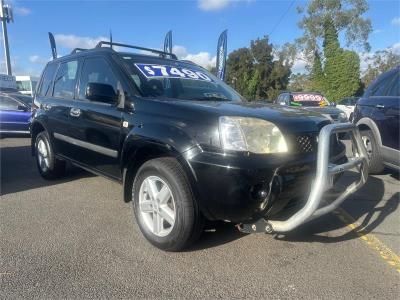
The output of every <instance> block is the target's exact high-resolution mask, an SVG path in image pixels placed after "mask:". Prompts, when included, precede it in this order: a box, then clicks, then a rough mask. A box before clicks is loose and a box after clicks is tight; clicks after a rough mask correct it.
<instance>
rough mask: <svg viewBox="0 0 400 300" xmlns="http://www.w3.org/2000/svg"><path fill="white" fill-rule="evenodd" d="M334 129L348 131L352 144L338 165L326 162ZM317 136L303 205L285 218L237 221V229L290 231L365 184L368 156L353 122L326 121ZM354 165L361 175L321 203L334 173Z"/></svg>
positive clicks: (270, 231)
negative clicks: (312, 172) (313, 168)
mask: <svg viewBox="0 0 400 300" xmlns="http://www.w3.org/2000/svg"><path fill="white" fill-rule="evenodd" d="M337 133H349V136H350V140H351V142H352V144H353V154H354V157H350V158H348V162H346V163H344V164H341V165H335V164H331V163H329V148H330V147H329V146H330V137H331V135H332V134H337ZM318 140H319V142H318V154H317V172H316V176H315V178H314V180H313V183H312V186H311V192H310V195H309V196H308V199H307V201H306V203H305V205H304V206H303V207H302V208H301V209H300V210H299V211H297V212H296V213H294V214H293V215H292V216H291V217H289V218H288V219H286V220H284V221H281V220H279V221H278V220H265V219H259V220H257V221H255V222H253V223H249V224H239V225H237V227H238V229H239V230H240V231H242V232H246V233H253V232H254V233H255V232H266V233H273V232H288V231H291V230H293V229H295V228H296V227H298V226H299V225H301V224H303V223H305V222H308V221H310V220H313V219H315V218H317V217H320V216H323V215H325V214H327V213H330V212H331V211H333V210H334V209H336V208H337V207H338V206H339V205H340V204H341V203H342V202H343V201H344V200H345V199H346V198H347V197H348V196H349V195H351V194H353V193H354V192H355V191H357V190H358V189H359V188H360V187H362V186H363V185H364V183H365V182H366V181H367V178H368V156H367V153H366V150H365V147H364V144H363V142H362V139H361V135H360V132H359V130H358V128H357V127H356V126H355V125H353V124H351V123H341V124H330V125H327V126H325V127H323V128H322V130H321V132H320V133H319V137H318ZM354 167H356V168H357V170H358V172H359V175H360V178H359V179H358V181H356V182H354V183H352V184H351V185H349V186H348V187H347V188H346V190H345V191H344V192H343V193H341V194H340V195H339V196H338V197H337V198H336V199H334V200H333V201H331V202H330V203H329V204H326V205H325V206H321V202H322V198H323V195H324V193H325V191H327V190H329V189H331V188H332V187H333V186H334V183H333V182H334V180H333V179H334V176H335V175H336V174H338V173H342V172H344V171H346V170H350V169H352V168H354Z"/></svg>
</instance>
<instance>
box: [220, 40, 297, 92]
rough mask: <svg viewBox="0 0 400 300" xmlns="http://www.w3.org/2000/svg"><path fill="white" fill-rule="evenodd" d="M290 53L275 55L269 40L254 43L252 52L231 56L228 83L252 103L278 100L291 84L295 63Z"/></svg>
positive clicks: (246, 50) (240, 50)
mask: <svg viewBox="0 0 400 300" xmlns="http://www.w3.org/2000/svg"><path fill="white" fill-rule="evenodd" d="M288 49H289V48H288V47H287V46H285V47H283V48H282V49H281V51H275V50H274V47H273V45H272V44H270V43H269V42H268V37H264V38H262V39H256V40H253V41H251V42H250V47H249V48H247V47H246V48H240V49H237V50H235V51H233V52H231V53H230V54H229V56H228V60H227V82H228V83H229V84H231V85H232V86H233V87H234V88H235V89H236V90H237V91H238V92H239V93H240V94H242V95H243V96H244V97H245V98H247V99H248V100H260V99H270V100H273V99H275V97H276V96H277V94H278V93H279V92H280V91H281V90H284V89H286V87H287V85H288V83H289V77H290V74H291V72H290V67H291V62H292V59H289V58H288V54H287V53H289V50H288Z"/></svg>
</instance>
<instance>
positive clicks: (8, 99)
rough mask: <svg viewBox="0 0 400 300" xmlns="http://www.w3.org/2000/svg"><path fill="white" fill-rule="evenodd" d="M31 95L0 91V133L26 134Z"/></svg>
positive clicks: (27, 131) (29, 115)
mask: <svg viewBox="0 0 400 300" xmlns="http://www.w3.org/2000/svg"><path fill="white" fill-rule="evenodd" d="M31 105H32V97H29V96H25V95H22V94H18V93H0V133H1V134H8V133H12V134H28V133H29V122H30V118H31Z"/></svg>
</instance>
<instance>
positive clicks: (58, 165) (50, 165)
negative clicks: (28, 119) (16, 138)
mask: <svg viewBox="0 0 400 300" xmlns="http://www.w3.org/2000/svg"><path fill="white" fill-rule="evenodd" d="M35 159H36V164H37V167H38V170H39V173H40V175H42V177H43V178H46V179H56V178H59V177H61V176H62V175H64V173H65V162H64V161H61V160H58V159H56V158H55V156H54V150H53V147H52V145H51V142H50V139H49V135H48V133H47V132H46V131H42V132H40V133H39V134H38V135H37V136H36V140H35Z"/></svg>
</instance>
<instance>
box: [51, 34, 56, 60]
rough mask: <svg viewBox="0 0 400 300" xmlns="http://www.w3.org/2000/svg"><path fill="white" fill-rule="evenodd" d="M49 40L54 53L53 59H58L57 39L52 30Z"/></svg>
mask: <svg viewBox="0 0 400 300" xmlns="http://www.w3.org/2000/svg"><path fill="white" fill-rule="evenodd" d="M49 40H50V47H51V54H52V55H53V59H56V58H57V47H56V40H55V39H54V35H53V34H52V33H51V32H49Z"/></svg>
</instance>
